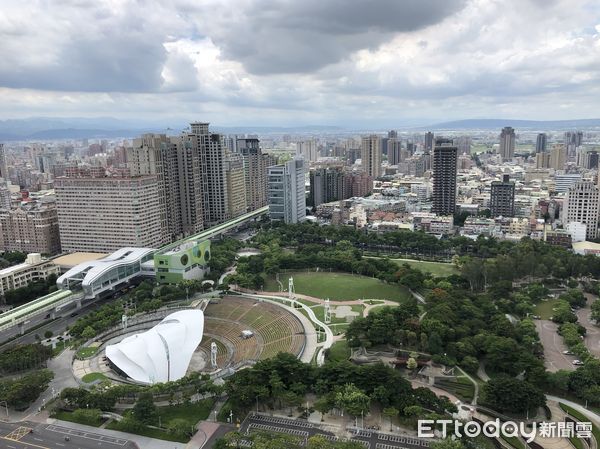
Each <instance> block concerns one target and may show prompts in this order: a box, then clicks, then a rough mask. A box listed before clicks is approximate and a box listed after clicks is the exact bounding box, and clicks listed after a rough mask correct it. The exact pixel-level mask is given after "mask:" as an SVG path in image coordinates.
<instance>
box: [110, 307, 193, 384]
mask: <svg viewBox="0 0 600 449" xmlns="http://www.w3.org/2000/svg"><path fill="white" fill-rule="evenodd" d="M203 331H204V313H202V311H201V310H182V311H179V312H175V313H172V314H170V315H168V316H167V317H165V318H164V319H163V320H162V321H161V322H160V323H158V324H157V325H156V326H154V327H153V328H152V329H150V330H148V331H146V332H143V333H141V334H135V335H132V336H130V337H126V338H125V339H123V340H122V341H121V342H120V343H117V344H115V345H109V346H107V347H106V357H108V359H109V360H110V361H111V362H112V363H114V364H115V365H116V366H117V367H118V368H119V369H120V370H122V371H123V372H124V373H125V374H127V375H128V376H129V377H130V378H131V379H133V380H135V381H137V382H143V383H149V384H153V383H157V382H168V381H172V380H177V379H181V378H182V377H183V376H185V373H186V371H187V369H188V365H189V364H190V360H191V359H192V354H193V353H194V351H195V350H196V348H197V347H198V345H199V344H200V341H202V333H203Z"/></svg>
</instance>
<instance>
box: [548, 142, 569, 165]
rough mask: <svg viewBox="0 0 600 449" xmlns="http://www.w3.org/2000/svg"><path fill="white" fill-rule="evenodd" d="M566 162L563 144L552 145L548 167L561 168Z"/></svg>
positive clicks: (565, 149)
mask: <svg viewBox="0 0 600 449" xmlns="http://www.w3.org/2000/svg"><path fill="white" fill-rule="evenodd" d="M566 163H567V148H566V147H565V146H564V145H560V144H559V145H554V146H553V147H552V151H551V152H550V168H553V169H554V170H563V169H564V168H565V164H566Z"/></svg>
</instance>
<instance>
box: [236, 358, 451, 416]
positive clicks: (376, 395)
mask: <svg viewBox="0 0 600 449" xmlns="http://www.w3.org/2000/svg"><path fill="white" fill-rule="evenodd" d="M225 391H226V392H227V394H228V396H229V401H230V404H231V405H232V407H233V409H234V411H235V412H236V414H237V415H238V416H239V415H243V414H245V413H246V412H248V411H249V410H250V409H252V408H253V406H254V405H255V404H256V403H257V402H260V403H262V404H265V405H267V406H268V407H271V408H273V407H285V406H288V407H290V408H293V407H296V406H298V405H300V404H301V403H303V399H304V396H305V395H306V394H308V393H315V394H316V395H317V397H318V398H319V399H318V400H317V401H316V402H315V404H314V405H313V407H314V408H315V409H316V410H318V411H319V412H321V413H327V412H328V411H330V410H332V409H333V408H337V409H340V410H344V411H346V413H349V414H350V415H352V416H355V417H356V416H360V415H361V413H362V414H365V415H366V414H368V413H369V410H370V407H371V405H372V404H373V403H377V404H379V405H380V406H381V407H382V408H387V407H393V408H394V409H395V410H397V411H398V413H399V414H400V415H403V416H408V415H419V414H421V415H422V414H423V413H438V414H443V413H444V412H445V411H452V410H455V406H454V405H453V404H452V403H450V402H449V401H448V400H447V398H438V397H437V396H436V395H435V394H434V393H433V392H432V391H431V390H429V389H427V388H417V389H413V388H412V387H411V385H410V382H408V381H407V380H406V379H405V378H403V377H402V375H401V373H400V372H399V371H397V370H394V369H393V368H391V367H388V366H385V365H384V364H382V363H379V364H374V365H362V366H357V365H355V364H353V363H351V362H348V361H343V362H332V361H328V362H327V363H325V364H324V365H323V366H321V367H315V366H312V365H309V364H305V363H302V362H300V361H299V360H298V359H296V358H295V357H294V356H293V355H291V354H284V353H280V354H278V355H277V356H276V357H273V358H271V359H268V360H261V361H260V362H258V363H257V364H256V365H254V367H252V368H250V369H245V370H241V371H238V372H236V373H235V374H234V375H233V376H231V377H230V378H228V379H227V382H226V384H225Z"/></svg>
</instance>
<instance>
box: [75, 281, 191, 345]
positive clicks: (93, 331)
mask: <svg viewBox="0 0 600 449" xmlns="http://www.w3.org/2000/svg"><path fill="white" fill-rule="evenodd" d="M201 289H202V285H201V282H199V281H184V282H181V283H179V284H176V285H159V286H154V285H152V284H151V283H150V282H148V281H144V282H142V283H140V284H139V285H138V286H137V287H136V288H135V289H134V290H132V291H131V292H129V293H127V294H126V295H125V296H123V297H122V298H120V299H119V300H117V301H112V302H110V303H108V304H105V305H103V306H102V307H100V308H98V309H97V310H95V311H93V312H90V313H88V314H87V315H85V316H83V317H81V318H79V319H78V320H77V321H76V322H75V323H74V324H73V325H72V326H71V328H70V329H69V333H70V334H71V335H72V336H73V337H75V338H79V337H81V338H84V339H86V340H87V339H90V338H93V337H94V336H96V335H98V334H99V333H101V332H103V331H105V330H107V329H109V328H111V327H113V326H115V325H117V324H119V323H120V322H121V317H122V316H123V314H124V313H126V312H127V313H128V314H129V315H132V314H134V313H136V312H137V313H140V312H142V313H143V312H153V311H155V310H157V309H159V308H160V307H162V306H163V305H164V304H166V303H168V302H173V301H181V300H184V299H185V298H186V297H188V296H191V295H193V294H194V293H195V292H197V291H201ZM126 307H128V308H127V310H126Z"/></svg>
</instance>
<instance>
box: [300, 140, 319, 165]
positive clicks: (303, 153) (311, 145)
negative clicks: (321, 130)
mask: <svg viewBox="0 0 600 449" xmlns="http://www.w3.org/2000/svg"><path fill="white" fill-rule="evenodd" d="M296 156H299V157H303V158H304V160H305V161H307V162H316V161H317V159H319V147H318V145H317V141H316V140H313V139H311V140H305V141H303V142H298V143H296Z"/></svg>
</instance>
